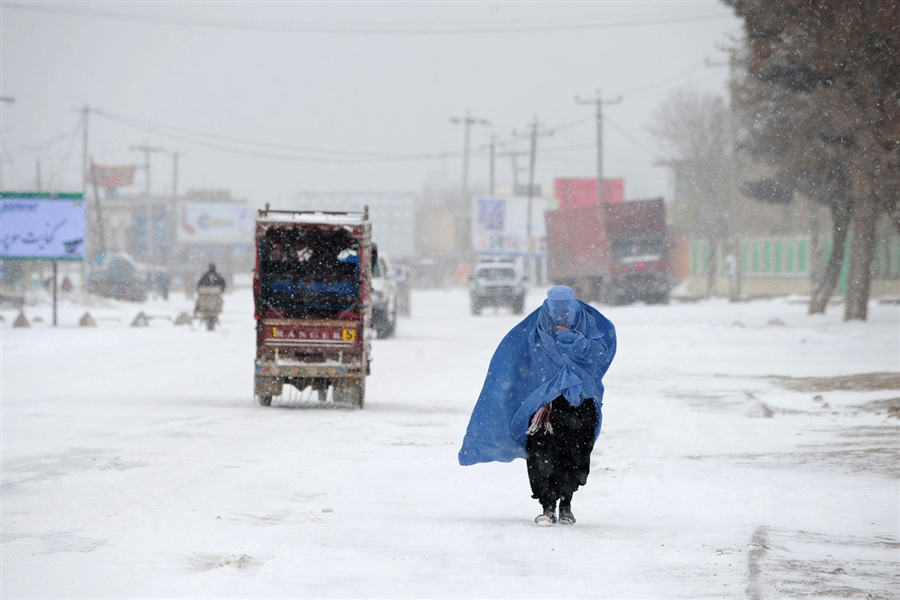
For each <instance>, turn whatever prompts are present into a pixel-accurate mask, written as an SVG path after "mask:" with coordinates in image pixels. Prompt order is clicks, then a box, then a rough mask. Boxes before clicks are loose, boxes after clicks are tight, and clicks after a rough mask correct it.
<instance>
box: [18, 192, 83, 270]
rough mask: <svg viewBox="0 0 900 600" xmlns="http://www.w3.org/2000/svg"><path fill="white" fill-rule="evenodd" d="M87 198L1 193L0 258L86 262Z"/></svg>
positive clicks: (80, 195)
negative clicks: (85, 202) (85, 206)
mask: <svg viewBox="0 0 900 600" xmlns="http://www.w3.org/2000/svg"><path fill="white" fill-rule="evenodd" d="M84 234H85V208H84V196H83V195H82V194H80V193H78V194H41V193H29V192H2V193H0V259H6V260H14V259H15V260H84Z"/></svg>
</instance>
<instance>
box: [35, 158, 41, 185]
mask: <svg viewBox="0 0 900 600" xmlns="http://www.w3.org/2000/svg"><path fill="white" fill-rule="evenodd" d="M35 167H36V169H35V178H34V181H35V189H36V190H37V191H38V192H40V191H42V190H41V159H37V164H36V165H35Z"/></svg>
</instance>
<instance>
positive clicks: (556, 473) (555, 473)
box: [525, 396, 597, 509]
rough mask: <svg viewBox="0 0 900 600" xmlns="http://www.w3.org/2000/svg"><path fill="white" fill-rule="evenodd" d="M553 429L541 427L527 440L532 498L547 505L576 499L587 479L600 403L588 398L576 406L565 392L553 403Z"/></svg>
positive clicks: (550, 505) (548, 506) (565, 503)
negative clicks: (576, 493) (576, 494)
mask: <svg viewBox="0 0 900 600" xmlns="http://www.w3.org/2000/svg"><path fill="white" fill-rule="evenodd" d="M550 407H551V409H550V426H551V427H552V429H553V432H552V433H551V432H550V431H549V430H548V429H547V428H546V427H544V426H542V427H540V428H539V429H538V430H537V431H536V432H535V433H532V434H529V435H528V439H527V440H526V442H525V460H526V462H527V464H528V480H529V481H530V482H531V492H532V498H536V499H537V500H538V501H540V503H541V506H543V507H544V508H553V509H555V508H556V501H557V500H560V501H561V505H562V506H568V505H569V504H571V502H572V495H573V494H574V493H575V490H577V489H578V488H579V486H582V485H584V484H585V483H587V478H588V474H589V473H590V471H591V451H592V450H593V449H594V430H595V429H596V427H597V406H596V404H595V402H594V401H593V400H592V399H590V398H588V399H586V400H585V401H584V402H582V403H581V405H580V406H578V407H575V406H572V405H571V404H569V402H568V400H566V399H565V398H563V397H562V396H560V397H558V398H557V399H556V400H554V401H553V402H551V403H550Z"/></svg>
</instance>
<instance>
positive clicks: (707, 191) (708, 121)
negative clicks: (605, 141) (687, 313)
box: [647, 87, 734, 296]
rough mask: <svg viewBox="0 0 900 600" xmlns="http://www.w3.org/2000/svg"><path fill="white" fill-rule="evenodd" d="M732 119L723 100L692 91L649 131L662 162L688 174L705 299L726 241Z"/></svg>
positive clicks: (671, 100) (676, 94)
mask: <svg viewBox="0 0 900 600" xmlns="http://www.w3.org/2000/svg"><path fill="white" fill-rule="evenodd" d="M730 119H731V116H730V111H729V109H728V107H727V105H726V103H725V99H724V98H722V97H721V96H717V95H714V94H710V93H702V94H701V93H700V92H698V91H697V90H695V89H692V88H691V87H684V88H680V89H677V90H675V91H673V92H672V93H671V94H670V95H669V97H668V98H667V99H666V100H665V101H664V102H663V103H662V104H660V106H659V107H657V109H656V110H655V111H654V113H653V115H652V118H651V122H650V124H649V125H648V127H647V128H648V130H649V131H650V133H651V134H652V135H653V136H654V137H655V138H656V139H657V140H658V141H659V143H660V145H661V146H662V148H663V149H664V151H665V153H666V155H667V158H668V159H669V160H671V161H673V162H678V163H681V164H682V165H683V166H684V167H685V168H686V169H687V171H688V172H689V174H690V193H691V195H692V196H693V198H692V199H693V201H694V202H693V208H694V210H693V211H692V212H691V214H690V215H689V217H688V218H689V219H690V220H691V221H692V222H691V223H690V226H691V229H692V231H693V232H694V233H696V234H697V235H700V236H702V237H705V238H706V239H708V240H709V245H710V260H709V270H708V271H707V296H712V294H713V292H714V289H715V278H716V255H717V250H718V248H725V245H726V244H727V243H728V239H729V229H730V226H729V212H730V211H729V207H730V204H729V203H730V196H731V194H730V181H731V174H732V173H733V171H734V169H733V165H732V152H731V149H732V141H731V137H732V136H731V121H730Z"/></svg>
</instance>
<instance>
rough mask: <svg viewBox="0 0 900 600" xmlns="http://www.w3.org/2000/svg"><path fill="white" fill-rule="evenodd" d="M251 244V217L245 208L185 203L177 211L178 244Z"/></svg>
mask: <svg viewBox="0 0 900 600" xmlns="http://www.w3.org/2000/svg"><path fill="white" fill-rule="evenodd" d="M252 240H253V213H252V211H251V210H250V207H249V206H247V205H246V204H226V203H214V202H185V203H183V204H181V205H180V206H179V208H178V241H179V242H186V243H189V244H191V243H193V244H246V243H249V242H250V241H252Z"/></svg>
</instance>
